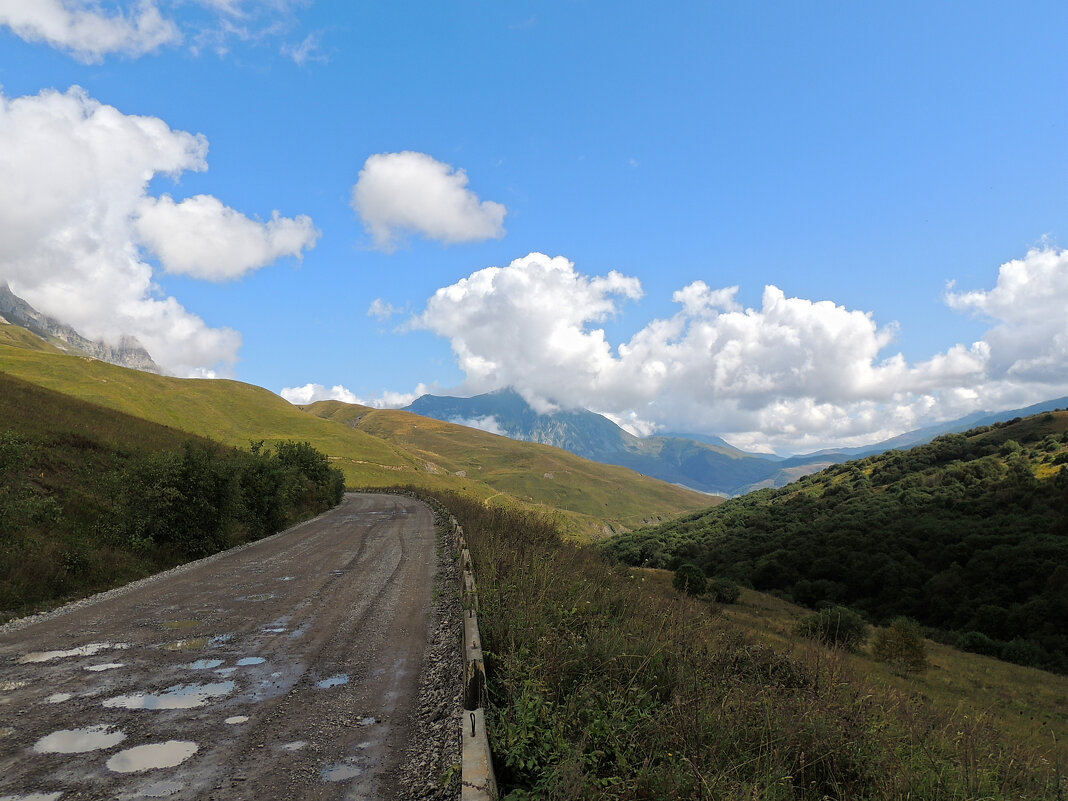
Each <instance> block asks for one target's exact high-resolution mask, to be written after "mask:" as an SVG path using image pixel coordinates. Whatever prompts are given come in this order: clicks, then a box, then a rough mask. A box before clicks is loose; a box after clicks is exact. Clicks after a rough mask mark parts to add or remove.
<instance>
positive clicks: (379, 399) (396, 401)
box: [278, 384, 427, 409]
mask: <svg viewBox="0 0 1068 801" xmlns="http://www.w3.org/2000/svg"><path fill="white" fill-rule="evenodd" d="M426 392H427V387H426V385H424V384H419V385H417V386H416V388H415V391H414V392H383V393H381V394H380V395H376V396H371V397H368V398H361V397H360V396H358V395H356V394H355V393H354V392H352V391H351V390H349V389H346V388H345V387H343V386H342V385H341V384H335V385H334V386H332V387H326V386H324V385H323V384H305V385H304V386H302V387H283V388H282V390H281V391H280V392H279V393H278V394H279V395H281V396H282V397H283V398H285V399H286V400H287V401H289V402H290V403H292V404H294V405H297V406H303V405H305V404H308V403H315V402H316V401H322V400H338V401H342V402H344V403H356V404H359V405H360V406H370V407H372V408H374V409H399V408H401V407H402V406H408V405H410V404H411V402H412V401H414V400H415V399H416V398H418V397H419V396H420V395H425V394H426Z"/></svg>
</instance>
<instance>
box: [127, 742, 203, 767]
mask: <svg viewBox="0 0 1068 801" xmlns="http://www.w3.org/2000/svg"><path fill="white" fill-rule="evenodd" d="M197 749H198V746H197V744H196V743H192V742H189V741H187V740H168V741H167V742H165V743H151V744H149V745H138V746H134V747H133V748H127V749H126V750H125V751H119V753H117V754H115V756H113V757H112V758H111V759H109V760H108V762H107V767H108V770H110V771H112V772H114V773H140V772H141V771H144V770H158V769H160V768H173V767H174V766H175V765H181V764H182V763H183V762H185V761H186V760H187V759H189V757H191V756H193V754H195V753H196V752H197Z"/></svg>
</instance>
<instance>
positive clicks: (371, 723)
mask: <svg viewBox="0 0 1068 801" xmlns="http://www.w3.org/2000/svg"><path fill="white" fill-rule="evenodd" d="M376 723H378V721H377V720H375V719H374V718H373V717H366V718H363V719H361V720H360V725H361V726H374V725H375V724H376Z"/></svg>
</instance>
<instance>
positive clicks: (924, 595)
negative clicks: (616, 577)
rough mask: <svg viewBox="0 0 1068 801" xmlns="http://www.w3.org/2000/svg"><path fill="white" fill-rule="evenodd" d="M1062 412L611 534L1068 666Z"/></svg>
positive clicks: (646, 554) (646, 552)
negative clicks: (696, 512) (621, 533)
mask: <svg viewBox="0 0 1068 801" xmlns="http://www.w3.org/2000/svg"><path fill="white" fill-rule="evenodd" d="M1066 509H1068V411H1053V412H1044V413H1042V414H1039V415H1034V416H1031V417H1026V418H1020V419H1016V420H1013V421H1010V422H1004V423H996V424H994V425H992V426H983V427H979V428H975V429H972V430H970V431H968V432H966V433H964V434H947V435H945V436H942V437H938V438H936V439H935V440H934V441H933V442H931V443H929V444H927V445H922V446H918V447H916V448H913V449H912V450H909V451H891V452H888V453H885V454H882V455H878V456H871V457H867V458H865V459H861V460H858V461H853V462H847V463H845V464H841V465H836V466H834V467H832V468H829V469H827V470H825V471H823V472H822V473H819V474H816V475H812V476H807V477H805V478H803V479H802V480H801V481H799V482H797V483H795V484H792V485H790V486H788V487H784V488H781V489H777V490H763V491H760V492H755V493H751V494H750V495H747V496H745V497H743V498H736V499H733V500H730V501H728V502H726V503H724V504H722V505H721V506H719V507H717V508H716V509H713V510H710V511H707V512H701V513H698V514H695V515H690V516H688V517H684V518H680V519H677V520H674V521H671V522H668V523H665V524H663V525H661V526H658V527H653V528H646V529H642V530H639V531H634V532H630V533H628V534H624V535H621V536H620V537H616V538H613V539H612V540H611V541H609V542H608V543H606V544H605V546H604V548H605V550H606V552H607V553H608V554H609V555H610V556H611V557H612V558H614V559H617V560H619V561H622V562H625V563H627V564H631V565H643V566H648V567H671V568H674V567H675V566H677V565H678V564H679V563H680V562H693V563H695V564H697V565H698V566H699V567H701V568H702V569H703V570H704V571H705V572H706V573H707V574H709V575H724V576H728V577H731V578H734V579H736V580H739V581H742V582H745V583H747V584H749V585H750V586H753V587H754V588H756V589H759V590H764V591H771V592H776V593H778V594H780V595H782V596H783V597H784V598H787V599H789V600H793V601H795V602H798V603H801V604H805V605H808V606H821V605H825V604H842V605H848V606H851V607H854V608H856V609H858V610H860V611H862V612H864V613H865V614H866V615H868V616H869V617H870V618H871V619H872V620H873V621H875V622H880V623H881V622H886V621H888V620H890V619H891V618H893V617H895V616H898V615H904V616H908V617H912V618H915V619H916V620H919V621H920V622H921V623H923V624H924V625H926V626H929V627H930V628H931V629H932V630H934V631H935V632H936V633H938V632H940V635H939V636H941V637H942V638H943V639H945V640H946V641H949V642H953V643H957V644H959V645H960V646H961V647H963V648H965V649H967V650H973V651H976V652H979V653H987V654H991V655H996V656H999V657H1002V658H1004V659H1006V660H1009V661H1014V662H1018V663H1021V664H1026V665H1033V666H1036V667H1042V668H1046V669H1051V670H1056V671H1059V672H1068V515H1066V512H1065V510H1066Z"/></svg>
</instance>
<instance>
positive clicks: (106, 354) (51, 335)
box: [0, 283, 160, 374]
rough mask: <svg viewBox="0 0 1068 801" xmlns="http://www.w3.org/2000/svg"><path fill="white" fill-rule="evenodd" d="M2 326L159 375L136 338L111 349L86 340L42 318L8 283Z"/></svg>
mask: <svg viewBox="0 0 1068 801" xmlns="http://www.w3.org/2000/svg"><path fill="white" fill-rule="evenodd" d="M0 322H6V323H10V324H11V325H17V326H21V327H22V328H26V329H28V330H30V331H32V332H33V333H35V334H37V336H39V337H41V338H42V339H44V340H45V341H47V342H50V343H52V344H53V345H55V346H56V347H57V348H59V349H60V350H62V351H65V352H66V353H77V354H80V355H82V356H89V357H91V358H93V359H99V360H100V361H102V362H108V363H109V364H117V365H119V366H120V367H131V368H133V369H134V370H143V371H145V372H148V373H157V374H158V373H160V369H159V366H158V365H157V364H156V363H155V362H154V361H153V360H152V357H151V356H150V355H149V353H148V351H147V350H145V349H144V347H143V346H142V345H141V343H140V342H138V341H137V338H136V337H132V336H123V337H121V338H120V339H119V343H118V345H109V344H108V343H107V342H104V341H103V340H99V339H88V338H86V337H83V336H82V335H81V334H79V333H78V332H77V331H75V330H74V329H73V328H71V327H70V326H69V325H66V324H64V323H61V322H60V321H59V320H57V319H55V318H54V317H49V316H48V315H46V314H41V312H39V311H37V309H35V308H33V306H31V305H30V304H29V303H27V302H26V301H24V300H23V299H22V298H20V297H19V296H18V295H16V294H14V293H13V292H12V291H11V289H10V287H8V285H7V284H6V283H5V284H0Z"/></svg>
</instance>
